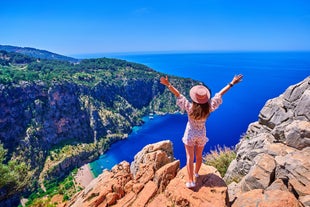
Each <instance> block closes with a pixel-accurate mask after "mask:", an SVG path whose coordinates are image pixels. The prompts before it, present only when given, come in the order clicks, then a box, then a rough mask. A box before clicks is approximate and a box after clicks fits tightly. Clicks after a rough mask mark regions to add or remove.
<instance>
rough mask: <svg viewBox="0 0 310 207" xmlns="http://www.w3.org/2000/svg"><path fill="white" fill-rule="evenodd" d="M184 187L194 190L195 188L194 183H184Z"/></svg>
mask: <svg viewBox="0 0 310 207" xmlns="http://www.w3.org/2000/svg"><path fill="white" fill-rule="evenodd" d="M185 185H186V187H187V188H194V187H196V183H195V182H186V184H185Z"/></svg>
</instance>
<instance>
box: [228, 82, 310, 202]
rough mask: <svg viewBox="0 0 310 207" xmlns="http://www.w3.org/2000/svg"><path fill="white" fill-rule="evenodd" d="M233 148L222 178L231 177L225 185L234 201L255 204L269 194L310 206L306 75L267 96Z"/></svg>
mask: <svg viewBox="0 0 310 207" xmlns="http://www.w3.org/2000/svg"><path fill="white" fill-rule="evenodd" d="M236 151H237V158H236V159H235V160H234V161H233V162H232V163H231V165H230V166H229V169H228V171H227V173H226V175H225V177H224V178H225V179H226V180H228V181H235V182H232V183H231V184H230V185H229V186H228V188H229V198H230V200H231V201H234V200H235V202H234V205H233V206H242V205H241V204H240V203H243V202H246V203H247V206H255V204H258V203H261V202H266V200H265V199H266V198H267V197H270V196H273V197H274V198H277V199H278V200H281V199H285V197H286V196H287V198H289V199H290V200H294V199H298V200H299V205H300V206H310V188H309V186H310V77H307V78H306V79H305V80H303V81H302V82H300V83H298V84H296V85H293V86H290V87H289V88H288V89H287V90H286V91H285V92H284V93H283V94H282V95H280V96H279V97H277V98H274V99H271V100H268V101H267V103H266V104H265V106H264V107H263V109H262V110H261V111H260V114H259V120H258V121H257V122H254V123H252V124H250V125H249V127H248V130H247V132H246V134H245V135H244V136H243V138H242V139H241V141H240V142H239V144H238V145H237V146H236ZM237 182H238V183H237ZM288 193H290V194H288ZM270 202H274V201H270ZM287 202H289V201H287ZM276 203H277V202H276ZM267 204H268V206H274V205H272V204H270V203H268V202H267V203H266V205H267ZM296 205H297V204H294V205H293V204H291V205H288V204H284V203H283V205H280V204H279V205H278V206H296ZM297 206H298V205H297Z"/></svg>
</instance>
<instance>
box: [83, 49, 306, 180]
mask: <svg viewBox="0 0 310 207" xmlns="http://www.w3.org/2000/svg"><path fill="white" fill-rule="evenodd" d="M92 57H113V58H119V59H124V60H128V61H131V62H137V63H141V64H145V65H147V66H149V67H150V68H152V69H154V70H156V71H159V72H162V73H165V74H168V76H169V75H174V76H180V77H188V78H192V79H196V80H199V81H201V82H204V84H206V85H208V86H209V87H210V88H211V90H212V93H213V95H214V94H215V93H216V92H218V91H219V90H221V88H222V87H224V86H225V85H226V84H227V83H229V82H230V81H231V79H232V78H233V76H234V75H235V74H239V73H242V74H243V75H244V80H243V81H242V82H241V83H240V84H238V85H236V86H234V87H233V88H232V89H231V90H230V91H229V92H228V93H227V94H225V95H224V97H223V104H222V105H221V106H220V108H219V109H218V110H216V111H215V112H214V113H212V115H211V116H210V117H209V119H208V121H207V124H206V125H207V136H208V138H209V142H208V143H207V145H206V147H205V150H204V152H205V153H207V152H208V151H210V149H214V148H215V147H216V146H217V145H220V146H224V145H225V146H228V147H230V146H234V145H235V144H237V143H238V142H239V139H240V137H241V136H242V134H243V133H244V132H245V131H246V130H247V127H248V125H249V124H250V123H252V122H254V121H257V120H258V114H259V111H260V110H261V109H262V107H263V106H264V104H265V103H266V101H267V100H268V99H271V98H274V97H277V96H279V95H280V94H282V93H283V92H284V91H285V90H286V89H287V88H288V86H290V85H292V84H296V83H298V82H300V81H302V80H303V79H305V78H306V77H307V76H309V75H310V52H232V53H224V52H221V53H220V52H218V53H178V54H172V53H170V54H123V55H122V54H114V55H101V56H100V55H96V56H92ZM87 58H89V57H87ZM177 87H178V86H176V88H177ZM185 95H187V94H185ZM145 121H146V122H145V124H144V125H143V126H141V127H135V128H134V129H133V132H132V134H131V135H130V136H129V138H128V139H126V140H122V141H118V142H116V143H114V144H112V146H111V148H110V149H109V151H108V152H107V153H105V154H104V155H102V156H101V157H100V158H99V159H98V160H96V161H94V162H92V163H91V164H90V165H91V168H92V170H93V173H94V174H95V175H98V174H100V173H101V172H102V170H103V169H104V168H108V169H111V167H113V166H114V165H115V164H117V163H119V162H121V161H123V160H126V161H128V162H131V161H133V159H134V155H135V154H136V153H137V152H139V151H140V150H141V149H142V148H143V147H144V146H145V145H147V144H151V143H155V142H158V141H161V140H166V139H169V140H171V141H172V142H173V145H174V155H175V158H176V159H180V161H181V166H184V165H185V151H184V146H183V143H182V141H181V138H182V135H183V131H184V129H185V125H186V122H187V117H186V115H181V114H175V115H164V116H155V117H154V119H151V120H149V119H148V117H145Z"/></svg>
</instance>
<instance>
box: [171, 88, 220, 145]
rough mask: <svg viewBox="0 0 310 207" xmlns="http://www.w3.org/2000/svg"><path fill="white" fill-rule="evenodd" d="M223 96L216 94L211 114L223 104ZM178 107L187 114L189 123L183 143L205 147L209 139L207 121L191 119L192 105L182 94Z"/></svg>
mask: <svg viewBox="0 0 310 207" xmlns="http://www.w3.org/2000/svg"><path fill="white" fill-rule="evenodd" d="M222 102H223V100H222V96H221V95H220V94H219V93H216V94H215V96H214V97H213V98H212V99H211V100H210V106H211V107H210V112H213V111H214V110H216V109H217V108H218V107H219V106H220V105H221V104H222ZM177 105H178V106H179V107H180V109H181V110H183V111H186V112H187V117H188V121H187V124H186V128H185V132H184V135H183V138H182V141H183V143H184V144H185V145H188V146H200V147H203V146H204V145H205V144H206V143H207V142H208V141H209V139H208V138H207V136H206V120H207V118H205V119H201V120H194V119H191V118H190V116H189V114H190V111H191V107H192V103H191V102H189V101H188V100H187V99H186V97H185V96H183V95H182V94H181V95H180V96H179V97H178V98H177Z"/></svg>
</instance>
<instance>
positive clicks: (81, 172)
mask: <svg viewBox="0 0 310 207" xmlns="http://www.w3.org/2000/svg"><path fill="white" fill-rule="evenodd" d="M93 179H94V175H93V173H92V172H91V170H90V167H89V164H85V165H83V166H82V167H80V168H79V169H78V172H77V174H76V176H75V182H76V183H77V184H79V185H81V186H82V187H84V188H85V187H86V186H87V185H88V184H89V183H90V182H91V181H92V180H93Z"/></svg>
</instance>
